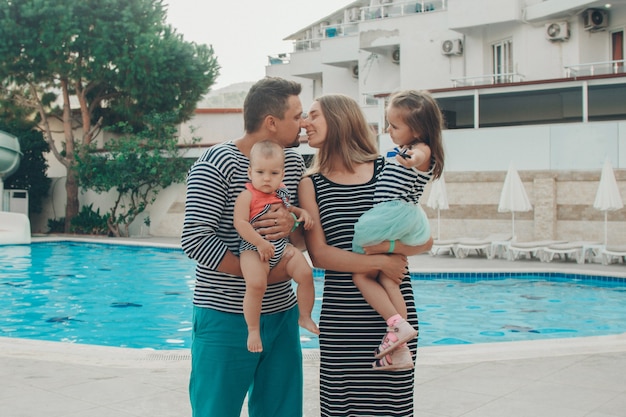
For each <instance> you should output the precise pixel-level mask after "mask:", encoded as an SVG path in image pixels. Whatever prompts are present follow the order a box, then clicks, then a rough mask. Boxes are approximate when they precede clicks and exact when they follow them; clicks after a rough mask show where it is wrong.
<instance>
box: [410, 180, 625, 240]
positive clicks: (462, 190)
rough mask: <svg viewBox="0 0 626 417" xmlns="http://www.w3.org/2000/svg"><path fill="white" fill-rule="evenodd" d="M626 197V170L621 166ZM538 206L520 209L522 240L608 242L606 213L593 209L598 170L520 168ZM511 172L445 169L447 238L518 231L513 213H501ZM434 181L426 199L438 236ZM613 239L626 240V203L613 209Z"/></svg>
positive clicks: (444, 227) (610, 220) (610, 228)
mask: <svg viewBox="0 0 626 417" xmlns="http://www.w3.org/2000/svg"><path fill="white" fill-rule="evenodd" d="M614 172H615V177H616V179H617V182H618V186H619V188H620V192H621V195H622V200H624V201H625V202H626V170H615V171H614ZM519 174H520V177H521V179H522V182H523V183H524V187H525V188H526V192H527V194H528V197H529V199H530V202H531V204H532V205H533V209H532V210H531V211H529V212H522V213H519V212H518V213H515V235H516V236H517V240H519V241H527V240H544V239H562V240H568V241H572V240H589V241H591V240H593V241H599V242H603V241H604V212H602V211H599V210H596V209H594V208H593V203H594V200H595V197H596V192H597V189H598V183H599V181H600V172H598V171H593V172H591V171H576V172H574V171H519ZM505 176H506V172H505V171H502V172H496V171H492V172H451V173H446V174H445V182H446V189H447V195H448V202H449V206H450V208H449V209H448V210H441V211H440V212H439V216H440V221H439V223H440V225H441V232H440V237H441V239H451V238H457V237H464V236H472V237H484V236H486V235H488V234H492V233H512V229H513V227H512V217H513V216H512V214H511V213H499V212H498V203H499V201H500V192H501V190H502V186H503V184H504V178H505ZM429 192H430V186H428V187H427V189H426V191H425V193H424V196H423V198H422V204H423V206H424V210H425V211H426V213H427V214H428V217H429V218H430V219H431V226H432V230H433V235H434V236H437V223H438V222H437V210H434V209H431V208H429V207H427V205H426V202H427V201H428V194H429ZM607 220H608V222H607V224H608V243H609V244H626V208H623V209H621V210H618V211H614V212H608V213H607Z"/></svg>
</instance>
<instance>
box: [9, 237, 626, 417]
mask: <svg viewBox="0 0 626 417" xmlns="http://www.w3.org/2000/svg"><path fill="white" fill-rule="evenodd" d="M41 240H49V239H48V238H34V239H33V242H36V241H41ZM108 241H111V242H113V240H112V239H108ZM136 241H137V242H136V243H139V244H147V245H164V246H172V245H173V246H177V245H178V242H177V240H176V239H162V238H142V239H137V240H136ZM410 265H411V269H412V270H414V271H416V272H417V271H420V272H422V271H423V272H446V271H447V272H468V271H470V272H479V271H480V272H505V271H515V272H517V271H527V272H546V271H548V272H564V273H571V274H581V273H582V274H592V275H610V276H620V277H626V265H624V264H614V265H608V266H604V265H601V264H585V265H578V264H576V263H575V262H569V261H568V262H561V261H553V262H551V263H541V262H539V261H536V260H529V261H527V260H516V261H506V260H498V259H496V260H487V259H485V258H484V257H473V256H470V257H468V258H464V259H457V258H454V257H451V256H446V255H443V256H442V255H439V256H437V257H431V256H429V255H419V256H415V257H412V258H411V259H410ZM625 302H626V300H625ZM189 359H190V357H189V351H188V350H174V351H154V350H141V349H125V348H108V347H101V346H91V345H77V344H66V343H58V342H42V341H35V340H25V339H11V338H0V416H2V417H35V416H41V415H45V416H46V417H78V416H81V417H84V416H88V417H105V416H106V417H170V416H171V417H181V416H190V415H191V411H190V407H189V401H188V396H187V382H188V376H189ZM318 366H319V352H318V351H317V350H313V349H306V350H304V369H305V406H304V416H306V417H317V416H319V404H318V395H319V388H318V387H319V384H318ZM245 415H247V413H246V412H245V410H244V412H242V416H245ZM415 416H417V417H456V416H463V417H492V416H493V417H496V416H497V417H501V416H507V417H578V416H580V417H582V416H585V417H617V416H620V417H626V334H621V335H614V336H599V337H584V338H582V337H581V338H570V339H553V340H541V341H532V342H504V343H488V344H474V345H456V346H434V347H422V348H419V349H418V360H417V368H416V386H415Z"/></svg>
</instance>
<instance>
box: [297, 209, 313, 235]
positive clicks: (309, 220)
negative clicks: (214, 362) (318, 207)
mask: <svg viewBox="0 0 626 417" xmlns="http://www.w3.org/2000/svg"><path fill="white" fill-rule="evenodd" d="M298 221H299V222H301V223H304V230H311V227H313V217H311V215H310V214H309V212H308V211H306V210H302V214H301V215H300V217H299V218H298Z"/></svg>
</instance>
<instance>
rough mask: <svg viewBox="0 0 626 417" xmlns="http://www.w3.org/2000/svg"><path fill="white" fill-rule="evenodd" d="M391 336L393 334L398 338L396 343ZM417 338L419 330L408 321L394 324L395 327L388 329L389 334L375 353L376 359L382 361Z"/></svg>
mask: <svg viewBox="0 0 626 417" xmlns="http://www.w3.org/2000/svg"><path fill="white" fill-rule="evenodd" d="M390 334H393V335H394V336H395V337H396V340H395V341H394V340H391V339H390V338H389V335H390ZM415 337H417V330H415V329H414V328H413V326H411V325H410V324H409V322H408V321H406V320H399V321H397V322H396V323H394V325H393V326H389V327H387V333H386V334H385V337H384V338H383V341H382V342H381V343H380V345H379V346H378V348H377V349H376V350H375V351H374V357H375V358H376V359H381V358H382V357H383V356H385V355H386V354H388V353H390V352H392V351H393V350H394V349H396V348H397V347H398V346H400V345H402V344H403V343H406V342H408V341H409V340H413V339H414V338H415Z"/></svg>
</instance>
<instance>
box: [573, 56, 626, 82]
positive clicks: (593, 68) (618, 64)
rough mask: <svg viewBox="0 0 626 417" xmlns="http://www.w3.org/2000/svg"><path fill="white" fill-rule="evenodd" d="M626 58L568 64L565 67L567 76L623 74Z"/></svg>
mask: <svg viewBox="0 0 626 417" xmlns="http://www.w3.org/2000/svg"><path fill="white" fill-rule="evenodd" d="M624 64H626V60H624V59H620V60H616V61H604V62H590V63H586V64H578V65H568V66H566V67H565V77H567V78H572V77H582V76H586V75H603V74H623V73H624V72H625V71H624Z"/></svg>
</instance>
